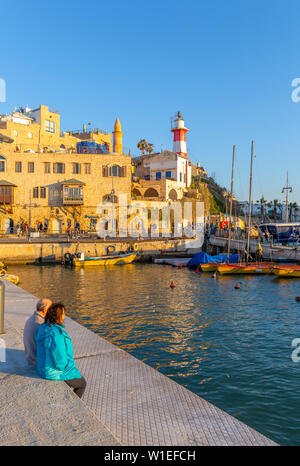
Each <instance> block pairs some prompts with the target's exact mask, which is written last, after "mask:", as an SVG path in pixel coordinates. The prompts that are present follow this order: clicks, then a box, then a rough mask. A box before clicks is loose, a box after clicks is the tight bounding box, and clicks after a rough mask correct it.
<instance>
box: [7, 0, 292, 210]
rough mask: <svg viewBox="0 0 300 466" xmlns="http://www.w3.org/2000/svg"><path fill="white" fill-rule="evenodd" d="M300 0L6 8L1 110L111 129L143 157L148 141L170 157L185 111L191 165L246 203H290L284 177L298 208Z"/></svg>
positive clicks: (167, 0)
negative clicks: (50, 113) (44, 111)
mask: <svg viewBox="0 0 300 466" xmlns="http://www.w3.org/2000/svg"><path fill="white" fill-rule="evenodd" d="M299 17H300V2H299V1H298V0H287V1H285V2H284V1H278V0H206V1H204V0H186V1H184V2H183V1H177V0H172V1H171V0H160V1H158V0H151V2H147V3H146V2H141V1H136V0H128V1H126V2H125V1H124V0H122V1H120V0H114V1H113V2H107V1H105V2H104V1H101V0H90V1H88V2H83V1H78V0H72V1H70V0H63V1H57V0H52V1H51V2H41V1H40V0H39V1H35V0H28V1H26V2H25V1H23V0H22V1H21V0H14V1H13V2H5V3H3V4H2V5H1V54H0V78H3V79H5V80H6V84H7V99H6V103H0V112H1V113H5V112H9V111H11V110H12V109H13V108H14V106H19V105H21V106H25V105H26V104H28V105H29V106H30V107H32V108H35V107H37V106H38V105H39V104H44V105H49V106H50V107H52V108H57V109H58V110H59V111H60V113H61V122H62V129H65V130H70V129H79V128H81V127H82V124H83V123H88V122H91V123H92V125H93V126H96V127H101V128H104V129H107V130H109V131H111V130H112V128H113V124H114V121H115V118H116V116H118V117H119V118H120V121H121V124H122V129H123V131H124V137H123V143H124V146H125V147H126V148H130V149H131V153H132V154H134V155H138V149H137V148H136V144H137V142H138V140H139V139H140V138H146V139H147V140H148V141H150V142H152V143H154V144H155V146H156V149H157V150H160V148H161V145H163V147H164V148H168V149H172V135H171V133H170V117H171V116H172V115H174V114H175V112H176V111H178V110H181V112H182V113H183V116H184V118H185V122H186V126H187V127H188V128H189V129H190V131H189V133H188V135H187V143H188V151H189V157H190V159H191V160H192V161H193V162H197V161H199V162H200V163H201V165H203V166H204V167H205V168H206V169H207V171H208V173H209V174H212V173H215V174H216V179H217V181H218V182H219V183H220V184H221V185H222V186H226V187H228V188H229V186H230V176H231V157H232V146H233V144H236V147H237V168H236V177H235V193H236V195H237V196H238V197H239V198H240V199H241V200H245V199H247V198H248V190H249V167H250V145H251V140H252V139H253V140H254V141H255V153H256V158H255V161H254V174H253V190H254V196H253V197H254V200H256V199H258V198H259V197H261V195H264V197H265V198H267V199H268V200H269V199H275V198H277V199H280V200H282V199H283V197H284V196H283V195H282V194H281V188H282V186H283V185H284V183H285V177H286V171H287V170H288V171H289V178H290V184H291V185H292V186H293V188H294V193H293V195H292V196H291V200H292V201H298V202H300V182H299V169H300V157H299V154H300V102H299V103H298V104H297V103H294V102H293V101H292V99H291V93H292V90H293V88H292V86H291V82H292V80H293V79H294V78H297V77H300V59H299V58H300V57H299V55H300V46H299V44H300V37H299V36H300V28H299Z"/></svg>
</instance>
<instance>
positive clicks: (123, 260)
mask: <svg viewBox="0 0 300 466" xmlns="http://www.w3.org/2000/svg"><path fill="white" fill-rule="evenodd" d="M136 256H137V254H136V252H129V253H123V254H118V255H114V256H100V257H84V254H81V257H80V258H77V257H75V258H74V259H73V265H74V266H75V267H99V266H100V267H101V266H107V265H123V264H131V262H133V261H134V260H135V258H136Z"/></svg>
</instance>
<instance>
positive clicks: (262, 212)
mask: <svg viewBox="0 0 300 466" xmlns="http://www.w3.org/2000/svg"><path fill="white" fill-rule="evenodd" d="M257 202H259V203H260V221H261V223H264V221H265V205H266V203H267V201H266V200H265V198H264V196H262V197H261V198H260V199H259V201H257Z"/></svg>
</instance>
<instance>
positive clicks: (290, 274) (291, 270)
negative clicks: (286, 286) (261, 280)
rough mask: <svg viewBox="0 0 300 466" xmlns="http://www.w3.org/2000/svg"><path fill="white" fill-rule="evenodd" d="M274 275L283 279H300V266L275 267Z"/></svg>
mask: <svg viewBox="0 0 300 466" xmlns="http://www.w3.org/2000/svg"><path fill="white" fill-rule="evenodd" d="M272 273H273V274H274V275H277V277H282V278H300V265H275V266H274V267H273V270H272Z"/></svg>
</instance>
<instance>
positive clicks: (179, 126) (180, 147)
mask: <svg viewBox="0 0 300 466" xmlns="http://www.w3.org/2000/svg"><path fill="white" fill-rule="evenodd" d="M171 131H172V133H173V134H174V139H173V152H176V154H179V155H182V156H183V157H186V158H187V148H186V137H185V135H186V133H187V132H188V128H186V127H185V126H184V119H183V118H182V116H181V113H180V112H178V113H177V115H176V119H175V121H174V126H173V128H172V129H171Z"/></svg>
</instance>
